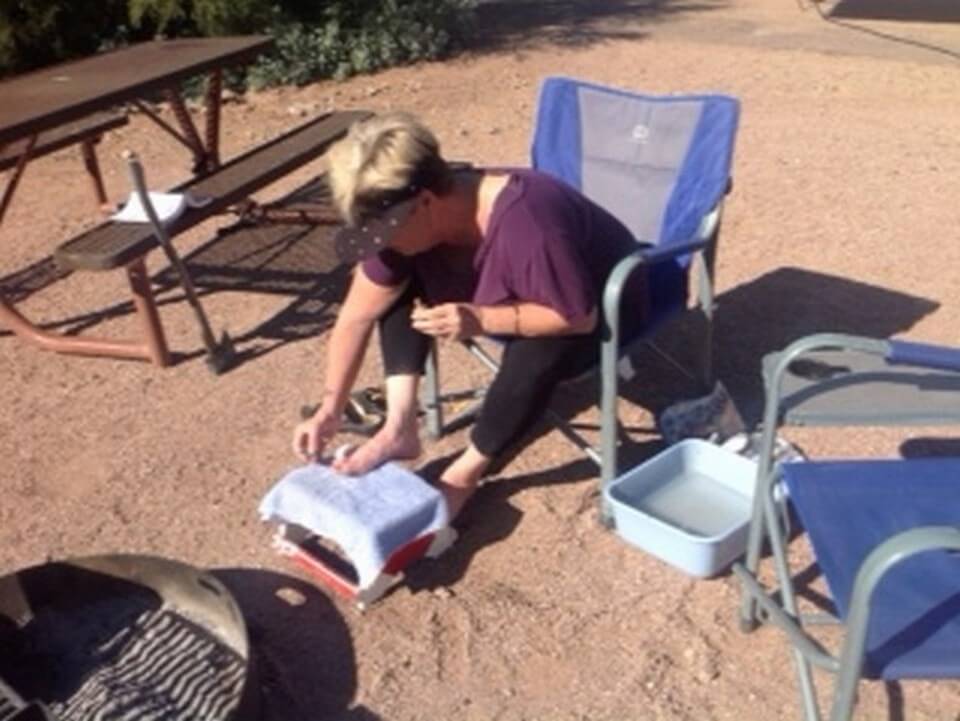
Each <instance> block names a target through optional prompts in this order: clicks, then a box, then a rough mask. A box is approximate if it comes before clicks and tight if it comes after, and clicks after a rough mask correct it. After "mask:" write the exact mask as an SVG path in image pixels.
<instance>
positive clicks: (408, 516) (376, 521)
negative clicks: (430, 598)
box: [259, 463, 449, 588]
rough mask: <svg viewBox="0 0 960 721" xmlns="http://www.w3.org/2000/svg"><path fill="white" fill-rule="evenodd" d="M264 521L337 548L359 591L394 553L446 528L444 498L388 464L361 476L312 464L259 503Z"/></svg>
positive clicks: (291, 474)
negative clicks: (305, 533)
mask: <svg viewBox="0 0 960 721" xmlns="http://www.w3.org/2000/svg"><path fill="white" fill-rule="evenodd" d="M259 510H260V517H261V518H263V520H265V521H274V522H279V523H293V524H296V525H298V526H303V527H304V528H306V529H308V530H310V531H312V532H313V533H315V534H317V535H318V536H321V537H323V538H327V539H330V540H331V541H333V542H335V543H336V544H337V545H338V546H339V547H340V549H341V550H342V551H343V553H344V554H345V555H346V557H347V558H348V559H349V560H350V562H351V563H352V564H353V566H354V568H355V569H356V571H357V576H358V579H359V585H360V587H361V588H366V587H368V586H369V585H370V584H371V583H373V581H374V580H375V579H376V578H377V576H378V575H379V574H380V572H381V571H382V570H383V568H384V566H385V565H386V562H387V559H388V558H389V557H390V554H392V553H393V552H394V551H396V550H397V549H398V548H400V547H401V546H404V545H406V544H407V543H409V542H410V541H413V540H414V539H416V538H419V537H420V536H422V535H424V534H427V533H430V532H433V531H437V530H439V529H441V528H443V527H444V526H446V525H447V523H448V522H449V519H448V517H447V506H446V503H445V502H444V500H443V495H442V494H441V493H440V491H438V490H437V489H436V488H434V487H433V486H431V485H429V484H428V483H427V482H426V481H424V480H423V479H421V478H420V477H419V476H417V475H416V474H414V473H411V472H410V471H408V470H407V469H405V468H404V467H403V466H399V465H397V464H395V463H387V464H384V465H383V466H380V467H379V468H377V469H375V470H373V471H370V472H369V473H367V474H365V475H363V476H345V475H342V474H340V473H337V472H336V471H333V470H331V469H330V468H329V467H328V466H324V465H320V464H310V465H307V466H303V467H301V468H297V469H295V470H293V471H290V472H289V473H288V474H287V475H285V476H284V477H283V478H281V479H280V480H279V481H278V482H277V483H276V485H274V487H273V488H271V489H270V490H269V491H268V492H267V494H266V495H265V496H264V497H263V500H262V501H261V502H260V509H259Z"/></svg>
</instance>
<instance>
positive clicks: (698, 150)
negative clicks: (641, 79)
mask: <svg viewBox="0 0 960 721" xmlns="http://www.w3.org/2000/svg"><path fill="white" fill-rule="evenodd" d="M739 111H740V106H739V102H738V101H737V100H736V99H734V98H731V97H728V96H725V95H667V96H653V95H642V94H638V93H634V92H628V91H626V90H621V89H617V88H611V87H605V86H601V85H596V84H593V83H588V82H583V81H580V80H574V79H570V78H560V77H552V78H548V79H547V80H546V81H545V82H544V83H543V86H542V88H541V91H540V99H539V103H538V108H537V117H536V127H535V130H534V135H533V148H532V164H533V167H534V168H537V169H539V170H543V171H545V172H548V173H551V174H553V175H555V176H557V177H559V178H561V179H562V180H564V181H566V182H567V183H569V184H570V185H572V186H574V187H575V188H577V189H579V190H580V191H581V192H583V193H584V194H585V195H586V196H587V197H589V198H590V199H591V200H593V201H595V202H597V203H598V204H599V205H601V206H603V207H604V208H606V209H607V210H609V211H610V212H612V213H613V214H614V215H615V216H616V217H618V218H619V219H620V220H621V222H623V223H624V224H625V225H626V226H627V227H628V228H629V229H630V230H631V231H633V234H634V236H635V237H636V239H637V251H636V253H634V254H633V255H630V256H629V257H627V258H625V259H624V260H622V261H621V262H620V263H619V265H617V266H616V267H615V268H614V270H613V272H612V273H611V275H610V277H609V279H608V280H607V283H606V288H605V290H604V295H603V309H602V310H603V312H602V322H603V323H604V325H605V330H606V331H607V332H606V334H605V338H604V340H603V347H602V351H601V357H602V360H601V399H600V401H601V419H600V428H601V431H600V450H599V453H598V452H597V451H596V450H595V449H593V448H592V447H590V446H589V445H588V444H585V443H578V445H581V447H582V448H584V450H585V451H586V452H587V455H588V456H589V457H591V458H592V459H593V460H595V461H596V462H597V463H598V464H599V465H600V466H601V479H602V483H603V484H607V483H609V482H610V481H611V480H612V479H613V478H614V477H615V476H616V474H617V470H618V469H617V428H616V423H617V417H616V402H617V395H618V374H617V363H618V359H619V357H620V356H621V354H623V353H625V352H627V351H628V350H629V349H630V347H631V346H633V345H634V344H636V343H638V342H641V341H642V342H645V343H648V344H651V346H652V347H653V348H654V349H657V347H656V346H655V345H653V341H654V335H655V332H656V331H658V330H659V329H660V327H661V326H662V325H663V324H664V322H665V321H666V320H668V319H670V318H672V317H675V316H677V315H678V314H679V313H681V312H683V311H685V310H687V308H688V305H689V300H688V296H689V276H690V274H691V273H690V271H691V268H692V267H693V266H694V265H695V263H694V261H695V260H696V259H699V260H700V261H701V262H700V263H699V268H700V273H699V274H698V275H697V278H698V280H697V283H696V305H697V306H698V307H699V308H700V310H702V312H703V313H704V315H705V316H706V319H707V323H706V331H705V333H704V336H703V338H702V344H701V348H700V359H699V360H700V362H701V368H700V369H699V372H696V373H695V374H693V375H691V377H693V378H696V379H698V380H700V381H701V382H702V384H703V385H704V387H705V388H709V387H710V386H711V385H712V383H713V367H712V359H711V347H712V331H711V322H710V321H711V320H712V316H713V305H714V291H713V269H714V258H715V253H716V247H717V240H718V237H719V230H720V220H721V213H722V207H723V200H724V197H725V195H726V193H727V192H728V190H729V188H730V186H731V180H730V173H731V162H732V157H733V148H734V140H735V138H736V133H737V125H738V121H739ZM642 268H649V272H650V285H651V293H652V310H653V319H652V321H651V323H650V325H649V327H648V328H647V331H646V332H645V333H644V334H643V335H642V337H640V338H624V337H623V336H622V334H621V330H620V329H621V323H620V320H621V315H622V314H623V313H629V312H630V309H629V308H624V307H622V304H621V302H620V297H621V293H622V290H623V288H624V285H625V283H626V281H627V279H628V278H629V277H630V276H631V274H633V273H635V272H637V271H638V270H640V269H642ZM469 345H470V346H471V347H472V349H473V350H474V351H475V352H477V353H478V354H479V355H481V357H482V358H483V359H484V362H485V363H487V364H488V365H490V366H491V368H494V369H495V368H496V361H495V360H494V359H493V358H491V357H490V356H489V354H485V353H483V352H482V349H480V348H479V346H477V345H476V344H469ZM435 358H436V356H435V354H434V355H433V357H432V362H431V363H429V364H428V377H427V383H426V386H425V388H426V405H427V407H428V409H429V410H428V427H429V428H430V430H431V432H433V433H434V434H439V433H440V432H441V431H442V430H443V428H444V423H443V418H442V416H441V415H440V414H439V408H440V402H439V399H440V398H441V396H440V393H439V390H438V388H437V384H436V377H437V374H436V367H435ZM668 360H670V361H671V362H672V363H673V364H674V365H675V366H677V367H678V368H681V369H682V366H681V365H679V364H678V363H676V361H674V360H673V359H671V358H669V357H668ZM688 375H689V374H688ZM564 432H565V433H566V434H567V435H568V437H569V436H570V435H573V433H574V432H573V431H572V429H570V428H569V427H568V428H566V430H565V431H564ZM601 497H602V496H601ZM603 516H604V520H606V521H609V516H610V514H609V513H608V512H607V509H603Z"/></svg>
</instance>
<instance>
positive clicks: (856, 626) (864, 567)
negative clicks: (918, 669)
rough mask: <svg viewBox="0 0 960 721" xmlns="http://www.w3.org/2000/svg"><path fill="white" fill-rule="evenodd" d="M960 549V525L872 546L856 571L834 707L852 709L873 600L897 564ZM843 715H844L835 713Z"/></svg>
mask: <svg viewBox="0 0 960 721" xmlns="http://www.w3.org/2000/svg"><path fill="white" fill-rule="evenodd" d="M941 549H943V550H952V551H960V528H957V527H954V526H920V527H918V528H912V529H910V530H909V531H903V532H901V533H898V534H897V535H895V536H891V537H890V538H888V539H886V540H885V541H884V542H883V543H881V544H880V545H879V546H877V547H876V548H874V549H873V551H871V552H870V555H869V556H867V557H866V559H865V560H864V561H863V563H862V564H861V565H860V570H858V571H857V577H856V580H855V581H854V583H853V593H852V595H851V597H850V611H849V613H848V614H847V623H846V626H847V636H846V639H845V640H844V644H843V648H842V650H841V651H840V668H842V669H845V670H846V673H845V674H842V675H841V676H840V678H839V679H838V683H837V689H836V693H835V701H834V709H835V710H836V709H837V708H838V706H841V707H844V708H851V707H852V706H853V698H854V694H855V689H856V680H857V678H858V677H859V675H860V669H861V667H862V665H863V654H864V647H865V645H866V639H867V627H868V623H869V621H870V601H871V597H872V596H873V592H874V591H875V590H876V588H877V585H878V584H879V583H880V581H881V580H883V577H884V576H885V575H886V574H887V573H888V572H889V571H890V570H891V569H892V568H893V567H894V566H896V565H897V564H898V563H900V562H901V561H905V560H906V559H908V558H910V557H911V556H914V555H916V554H918V553H924V552H926V551H935V550H941ZM833 718H841V716H833Z"/></svg>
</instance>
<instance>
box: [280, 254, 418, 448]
mask: <svg viewBox="0 0 960 721" xmlns="http://www.w3.org/2000/svg"><path fill="white" fill-rule="evenodd" d="M405 287H406V284H402V285H398V286H383V285H378V284H377V283H374V282H373V281H372V280H370V279H369V278H368V277H367V275H366V274H365V273H364V271H363V268H362V267H361V266H358V267H357V268H356V270H355V271H354V273H353V280H352V282H351V283H350V289H349V290H348V291H347V297H346V298H345V299H344V301H343V306H342V307H341V309H340V313H339V315H338V316H337V320H336V322H335V323H334V325H333V331H332V333H331V334H330V345H329V347H328V349H327V367H326V373H325V375H324V390H323V399H322V400H321V403H320V406H319V407H318V408H317V411H316V412H315V413H314V414H313V416H312V417H311V418H310V419H308V420H306V421H304V422H302V423H300V424H299V425H298V426H297V427H296V428H295V429H294V434H293V450H294V453H296V454H297V455H299V456H301V457H303V458H305V459H308V460H309V459H317V458H318V457H319V456H320V454H321V453H322V452H323V448H324V446H325V445H326V442H327V441H328V440H329V439H330V437H331V436H333V434H334V433H336V431H337V429H338V428H339V425H340V418H341V416H342V415H343V409H344V407H345V406H346V403H347V398H348V397H349V395H350V389H351V388H352V387H353V383H354V381H355V380H356V378H357V373H359V371H360V364H361V363H362V362H363V356H364V353H365V352H366V349H367V343H368V342H369V340H370V334H371V333H372V332H373V328H374V326H375V325H376V322H377V320H378V319H379V318H380V316H381V315H383V314H384V313H385V312H386V311H387V309H388V308H390V306H391V305H393V303H394V302H395V301H396V300H397V298H399V297H400V294H401V293H403V290H404V288H405Z"/></svg>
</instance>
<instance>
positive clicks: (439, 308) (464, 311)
mask: <svg viewBox="0 0 960 721" xmlns="http://www.w3.org/2000/svg"><path fill="white" fill-rule="evenodd" d="M410 321H411V323H412V325H413V327H414V329H415V330H418V331H420V332H421V333H424V334H425V335H430V336H433V337H435V338H445V339H447V340H466V339H467V338H473V337H474V336H478V335H481V334H482V333H483V326H482V324H481V322H480V309H479V308H478V307H477V306H475V305H472V304H470V303H443V304H441V305H436V306H434V307H432V308H426V307H424V306H417V307H415V308H414V309H413V313H411V314H410Z"/></svg>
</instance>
